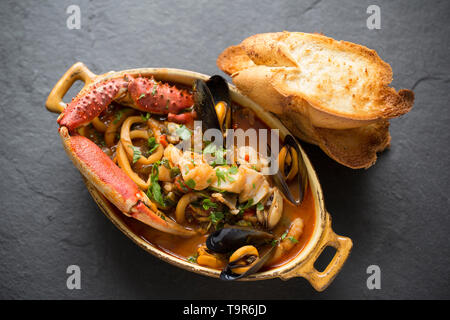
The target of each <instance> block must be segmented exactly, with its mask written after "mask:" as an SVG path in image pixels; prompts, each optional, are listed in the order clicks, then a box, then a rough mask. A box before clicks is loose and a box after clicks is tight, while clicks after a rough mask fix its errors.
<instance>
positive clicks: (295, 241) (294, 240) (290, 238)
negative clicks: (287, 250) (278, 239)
mask: <svg viewBox="0 0 450 320" xmlns="http://www.w3.org/2000/svg"><path fill="white" fill-rule="evenodd" d="M288 239H289V240H291V242H292V243H297V242H298V240H297V239H295V238H294V237H289V238H288Z"/></svg>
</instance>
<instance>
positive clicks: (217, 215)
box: [209, 211, 224, 225]
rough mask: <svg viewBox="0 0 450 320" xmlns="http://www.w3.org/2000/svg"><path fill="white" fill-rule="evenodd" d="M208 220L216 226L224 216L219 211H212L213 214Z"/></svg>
mask: <svg viewBox="0 0 450 320" xmlns="http://www.w3.org/2000/svg"><path fill="white" fill-rule="evenodd" d="M209 218H210V219H211V222H212V223H214V224H215V225H217V224H218V223H219V222H220V221H221V220H222V219H223V218H224V214H223V213H222V212H219V211H213V212H211V215H210V216H209Z"/></svg>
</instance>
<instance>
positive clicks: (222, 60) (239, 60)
mask: <svg viewBox="0 0 450 320" xmlns="http://www.w3.org/2000/svg"><path fill="white" fill-rule="evenodd" d="M254 65H255V64H254V63H253V61H252V60H251V59H250V58H249V56H248V55H247V53H246V52H245V51H244V49H242V47H241V46H231V47H228V48H226V49H225V50H224V51H223V52H222V53H221V54H220V55H219V57H218V59H217V66H218V67H219V68H220V69H221V70H223V71H224V72H226V73H228V74H233V73H235V72H238V71H239V70H244V69H247V68H249V67H253V66H254Z"/></svg>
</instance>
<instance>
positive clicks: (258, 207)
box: [256, 202, 264, 211]
mask: <svg viewBox="0 0 450 320" xmlns="http://www.w3.org/2000/svg"><path fill="white" fill-rule="evenodd" d="M256 210H258V211H263V210H264V205H263V204H262V203H261V202H258V204H257V205H256Z"/></svg>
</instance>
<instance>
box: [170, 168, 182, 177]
mask: <svg viewBox="0 0 450 320" xmlns="http://www.w3.org/2000/svg"><path fill="white" fill-rule="evenodd" d="M180 173H181V171H180V168H178V167H173V168H171V169H170V177H171V178H172V179H173V178H175V177H176V176H177V175H179V174H180Z"/></svg>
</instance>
